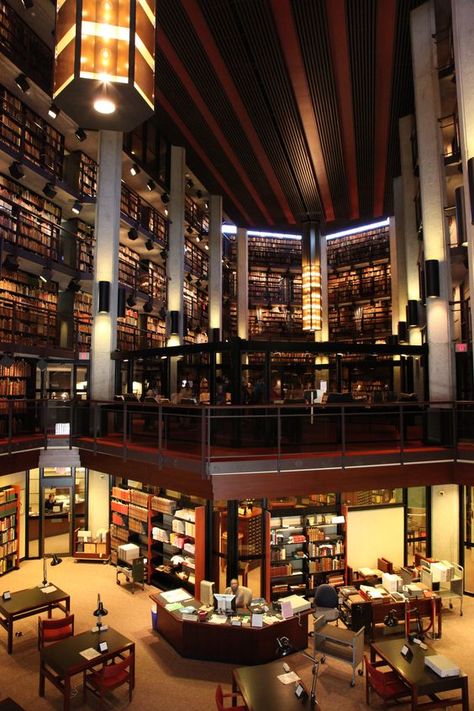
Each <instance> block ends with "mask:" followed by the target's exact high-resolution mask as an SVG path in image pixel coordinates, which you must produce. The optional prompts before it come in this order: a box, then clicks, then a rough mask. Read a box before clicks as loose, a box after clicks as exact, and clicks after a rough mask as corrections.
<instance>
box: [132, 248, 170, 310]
mask: <svg viewBox="0 0 474 711" xmlns="http://www.w3.org/2000/svg"><path fill="white" fill-rule="evenodd" d="M166 284H167V279H166V269H165V268H164V267H163V266H161V264H155V262H151V261H150V260H148V259H142V260H141V261H140V264H139V272H138V289H139V291H142V292H144V293H145V294H147V296H150V297H151V298H152V299H154V300H155V302H163V303H164V304H166V291H167V290H166Z"/></svg>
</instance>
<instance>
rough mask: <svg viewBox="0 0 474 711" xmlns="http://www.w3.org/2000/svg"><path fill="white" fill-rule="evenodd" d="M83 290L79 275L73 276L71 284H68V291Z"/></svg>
mask: <svg viewBox="0 0 474 711" xmlns="http://www.w3.org/2000/svg"><path fill="white" fill-rule="evenodd" d="M80 290H81V282H80V280H79V279H78V278H77V277H73V278H72V279H71V280H70V282H69V284H68V285H67V291H74V292H75V293H77V292H78V291H80Z"/></svg>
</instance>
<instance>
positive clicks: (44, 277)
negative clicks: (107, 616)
mask: <svg viewBox="0 0 474 711" xmlns="http://www.w3.org/2000/svg"><path fill="white" fill-rule="evenodd" d="M39 278H40V280H41V281H42V282H43V284H46V283H47V282H48V281H51V279H52V278H53V271H52V269H51V268H50V267H44V269H43V271H42V272H41V274H40V275H39Z"/></svg>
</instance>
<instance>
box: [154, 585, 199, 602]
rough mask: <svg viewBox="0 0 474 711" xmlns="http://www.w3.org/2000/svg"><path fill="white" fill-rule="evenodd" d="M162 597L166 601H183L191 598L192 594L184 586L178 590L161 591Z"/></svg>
mask: <svg viewBox="0 0 474 711" xmlns="http://www.w3.org/2000/svg"><path fill="white" fill-rule="evenodd" d="M160 597H162V598H163V600H166V602H182V601H183V600H190V599H191V598H192V595H190V594H189V593H188V592H187V591H186V590H183V588H178V590H168V591H167V592H164V593H161V594H160Z"/></svg>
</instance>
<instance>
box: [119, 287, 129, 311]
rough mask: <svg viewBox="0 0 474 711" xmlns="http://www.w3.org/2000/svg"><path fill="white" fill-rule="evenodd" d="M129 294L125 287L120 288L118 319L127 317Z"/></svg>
mask: <svg viewBox="0 0 474 711" xmlns="http://www.w3.org/2000/svg"><path fill="white" fill-rule="evenodd" d="M126 298H127V292H126V291H125V289H124V288H123V286H119V288H118V294H117V317H118V318H123V317H124V316H125V307H126V303H125V302H126Z"/></svg>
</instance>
